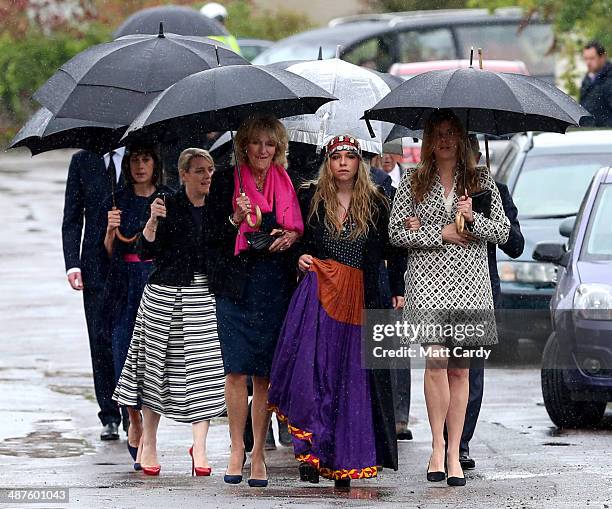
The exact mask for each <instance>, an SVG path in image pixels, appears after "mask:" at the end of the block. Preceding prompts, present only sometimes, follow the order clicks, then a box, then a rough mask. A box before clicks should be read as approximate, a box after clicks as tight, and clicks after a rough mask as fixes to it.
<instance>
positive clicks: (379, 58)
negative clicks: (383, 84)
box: [342, 36, 394, 72]
mask: <svg viewBox="0 0 612 509" xmlns="http://www.w3.org/2000/svg"><path fill="white" fill-rule="evenodd" d="M392 48H393V41H392V39H391V37H390V36H379V37H372V38H370V39H366V40H365V41H363V42H361V43H359V44H357V46H355V47H354V48H351V49H349V50H348V51H347V52H346V53H344V54H343V55H342V60H346V61H347V62H350V63H351V64H355V65H361V66H363V67H369V68H370V69H375V70H377V71H380V72H387V71H388V70H389V67H391V64H393V63H394V62H393V56H392Z"/></svg>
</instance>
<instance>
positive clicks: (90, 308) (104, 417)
mask: <svg viewBox="0 0 612 509" xmlns="http://www.w3.org/2000/svg"><path fill="white" fill-rule="evenodd" d="M124 150H125V148H123V147H122V148H120V149H117V150H116V151H113V152H111V153H110V154H106V155H104V156H103V157H101V156H99V155H97V154H94V153H93V152H87V151H84V150H82V151H80V152H77V153H76V154H74V155H73V156H72V160H71V161H70V167H69V168H68V179H67V181H66V194H65V199H64V218H63V222H62V244H63V249H64V262H65V264H66V275H67V277H68V283H69V284H70V286H71V287H72V288H73V289H74V290H77V291H82V292H83V305H84V308H85V319H86V322H87V333H88V336H89V349H90V353H91V363H92V368H93V379H94V389H95V392H96V399H97V401H98V405H99V406H100V412H99V413H98V417H99V418H100V421H101V422H102V432H101V434H100V439H102V440H118V439H119V431H118V429H119V423H120V422H121V415H120V413H119V408H118V406H117V404H116V403H115V402H114V401H113V400H112V399H111V398H112V395H113V390H114V387H115V373H114V368H113V356H112V349H111V345H110V342H109V343H105V342H104V341H103V335H102V334H101V333H100V330H101V324H100V320H101V316H100V315H101V309H102V298H103V291H104V283H105V280H106V271H107V264H108V260H107V258H106V256H105V254H104V251H103V246H102V244H101V241H102V239H100V238H99V235H98V233H97V228H96V223H97V222H98V219H99V215H100V214H101V213H102V211H101V210H100V207H101V204H102V201H103V200H104V198H106V197H107V196H108V195H109V194H110V193H111V185H112V184H111V179H112V180H113V181H114V184H113V185H118V183H119V180H120V175H121V161H122V159H123V153H124ZM83 219H85V225H84V226H85V228H84V229H83ZM81 241H82V242H81ZM124 424H125V423H124Z"/></svg>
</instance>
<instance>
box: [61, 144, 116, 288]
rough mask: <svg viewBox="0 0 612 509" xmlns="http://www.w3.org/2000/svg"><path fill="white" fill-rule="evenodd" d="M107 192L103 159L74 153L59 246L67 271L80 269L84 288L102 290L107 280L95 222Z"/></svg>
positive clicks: (104, 256) (105, 259)
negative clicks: (60, 244)
mask: <svg viewBox="0 0 612 509" xmlns="http://www.w3.org/2000/svg"><path fill="white" fill-rule="evenodd" d="M110 192H111V180H110V176H109V173H108V171H107V169H106V167H105V166H104V159H103V158H102V157H101V156H99V155H97V154H95V153H93V152H88V151H85V150H81V151H79V152H77V153H76V154H74V155H73V156H72V159H71V160H70V166H69V167H68V178H67V180H66V195H65V199H64V217H63V221H62V246H63V249H64V263H65V265H66V270H68V269H71V268H75V267H76V268H80V269H81V274H82V276H83V283H84V286H85V287H86V288H87V289H90V290H102V289H103V288H104V282H105V281H106V273H107V270H108V259H107V257H106V254H105V253H104V249H103V247H102V246H100V245H99V242H98V241H99V238H98V235H97V223H98V217H99V216H98V214H99V213H100V208H101V206H102V202H103V201H104V199H105V198H106V197H107V196H108V195H109V194H110ZM83 221H85V229H84V231H83ZM81 236H82V241H83V242H82V246H81Z"/></svg>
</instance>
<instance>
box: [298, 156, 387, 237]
mask: <svg viewBox="0 0 612 509" xmlns="http://www.w3.org/2000/svg"><path fill="white" fill-rule="evenodd" d="M311 184H315V185H316V191H315V193H314V196H313V197H312V201H311V203H310V211H309V213H308V221H310V220H311V219H312V218H313V217H314V216H316V217H317V220H320V217H319V205H320V204H321V202H322V203H323V206H324V207H325V217H324V218H323V223H324V224H325V227H326V228H327V229H328V231H330V232H331V233H332V235H333V236H334V237H336V238H337V237H339V236H340V233H341V231H342V223H341V222H340V221H339V220H338V214H337V212H338V208H339V207H340V200H338V186H337V185H336V181H335V180H334V175H333V173H332V170H331V165H330V159H329V157H326V158H325V160H324V161H323V164H322V165H321V167H320V168H319V176H318V177H317V178H316V179H315V180H311V181H310V182H306V183H305V184H304V186H303V187H308V186H310V185H311ZM376 200H378V201H380V202H382V203H384V204H385V206H387V207H388V201H387V200H386V199H385V196H384V195H383V194H382V193H381V192H380V191H379V190H378V188H377V187H376V186H375V185H374V182H372V180H371V179H370V169H369V167H368V165H367V164H366V163H365V162H364V161H363V159H361V158H360V159H359V168H358V169H357V174H356V175H355V183H354V187H353V195H352V197H351V204H350V206H349V210H348V214H349V216H350V218H351V219H352V220H353V221H354V222H355V229H354V230H353V231H352V232H351V233H350V235H349V238H351V239H356V238H357V237H360V236H361V235H367V234H368V232H369V231H370V225H373V224H374V223H375V222H376V220H377V218H376V217H375V210H376V208H375V207H374V206H373V205H374V201H376Z"/></svg>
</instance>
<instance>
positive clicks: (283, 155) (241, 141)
mask: <svg viewBox="0 0 612 509" xmlns="http://www.w3.org/2000/svg"><path fill="white" fill-rule="evenodd" d="M261 131H265V132H266V133H268V135H269V136H270V138H272V140H273V141H274V143H275V144H276V151H275V152H274V158H273V159H272V161H273V162H274V163H276V164H278V165H280V166H283V167H286V166H287V148H288V146H289V138H288V136H287V130H286V129H285V126H284V125H283V124H282V123H281V122H280V121H279V120H278V119H277V118H276V117H274V116H273V115H263V116H258V117H249V118H247V119H246V120H245V121H244V122H242V125H241V126H240V127H239V128H238V131H236V137H235V143H236V153H237V157H238V163H239V164H246V163H248V160H247V156H246V149H247V146H248V144H249V142H251V141H252V140H253V138H254V137H255V136H256V135H257V134H259V133H260V132H261Z"/></svg>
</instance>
